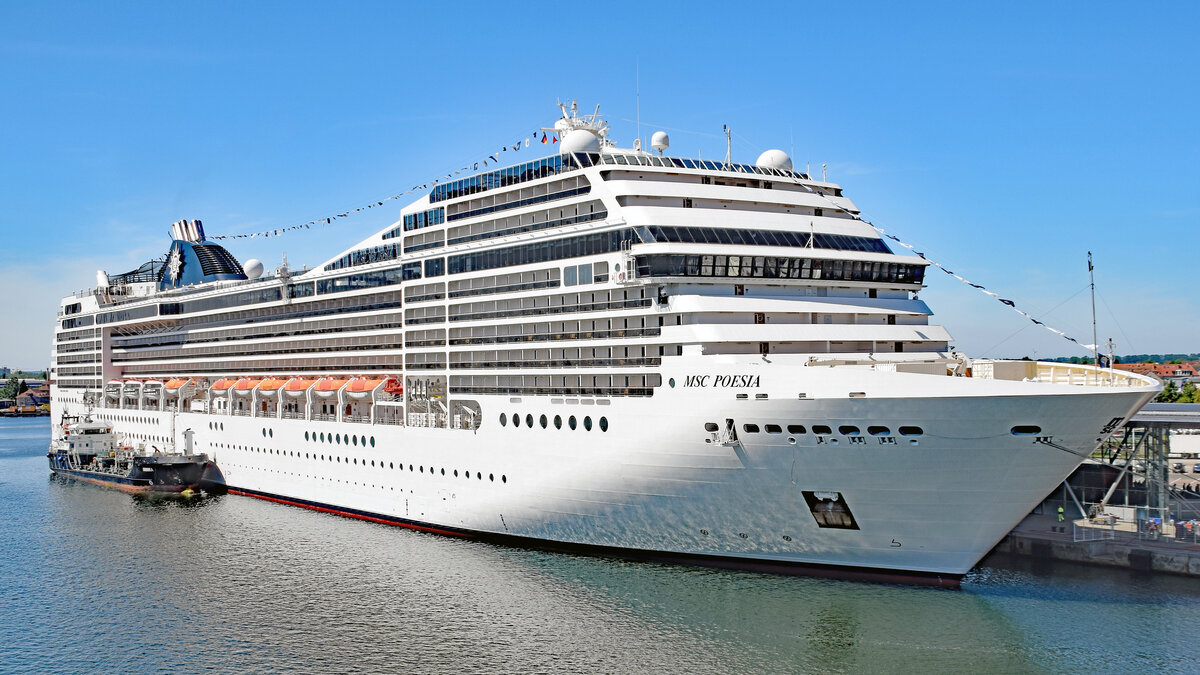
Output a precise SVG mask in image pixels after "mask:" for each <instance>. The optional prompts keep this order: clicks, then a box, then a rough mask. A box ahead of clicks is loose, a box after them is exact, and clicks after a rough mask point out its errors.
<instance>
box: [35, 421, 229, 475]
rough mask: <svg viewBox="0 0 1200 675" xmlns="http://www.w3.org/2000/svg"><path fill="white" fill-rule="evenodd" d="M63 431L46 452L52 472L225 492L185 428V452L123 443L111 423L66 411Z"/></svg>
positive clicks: (213, 467)
mask: <svg viewBox="0 0 1200 675" xmlns="http://www.w3.org/2000/svg"><path fill="white" fill-rule="evenodd" d="M61 426H62V429H63V435H62V436H61V437H59V438H56V439H55V440H54V441H53V442H52V443H51V444H50V451H49V452H47V453H46V456H47V458H48V459H49V460H50V472H51V473H52V474H54V475H58V476H65V477H69V478H75V479H77V480H82V481H86V482H89V483H95V484H97V485H103V486H105V487H112V488H116V489H118V490H122V491H125V492H133V493H144V492H151V493H175V494H194V493H195V492H197V491H200V490H203V491H205V492H209V493H215V492H223V491H224V489H223V488H224V485H225V480H224V478H223V477H222V475H221V471H220V469H218V468H217V465H216V464H215V463H214V462H212V461H211V460H210V459H209V457H208V455H206V454H203V453H201V454H193V453H192V452H191V432H190V430H189V431H187V432H184V438H185V439H186V447H185V452H183V453H178V452H174V451H172V450H168V451H165V452H164V451H162V450H159V449H158V448H151V450H149V451H147V450H146V448H145V446H144V445H141V446H139V447H138V448H133V447H131V446H128V445H123V444H122V443H121V442H120V439H119V438H118V437H117V435H116V434H115V433H113V428H112V426H111V425H109V424H106V423H104V422H97V421H94V420H93V419H92V415H91V410H90V409H89V410H88V413H87V415H85V416H84V418H83V419H82V420H81V419H79V417H78V416H68V415H64V416H63V418H62V424H61Z"/></svg>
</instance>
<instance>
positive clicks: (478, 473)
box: [475, 471, 483, 480]
mask: <svg viewBox="0 0 1200 675" xmlns="http://www.w3.org/2000/svg"><path fill="white" fill-rule="evenodd" d="M475 480H483V474H482V473H480V472H479V471H476V472H475Z"/></svg>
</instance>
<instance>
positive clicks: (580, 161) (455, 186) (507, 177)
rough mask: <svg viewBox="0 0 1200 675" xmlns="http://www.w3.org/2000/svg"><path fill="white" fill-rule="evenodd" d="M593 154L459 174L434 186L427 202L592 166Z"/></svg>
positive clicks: (558, 156)
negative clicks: (459, 177) (458, 177)
mask: <svg viewBox="0 0 1200 675" xmlns="http://www.w3.org/2000/svg"><path fill="white" fill-rule="evenodd" d="M595 161H596V157H595V156H594V155H587V154H585V153H577V154H575V155H554V156H552V157H544V158H542V159H538V160H534V161H532V162H526V163H524V164H518V165H516V166H510V167H508V168H505V169H499V170H497V171H489V172H487V173H481V174H479V175H477V176H471V177H470V178H461V179H459V180H456V181H451V182H449V183H443V184H441V185H438V186H435V187H434V188H433V191H432V192H430V193H429V201H430V202H441V201H445V200H447V199H455V198H456V197H465V196H467V195H473V194H478V193H480V192H484V191H486V190H493V189H495V188H498V187H505V186H508V185H516V184H517V183H524V182H526V181H531V180H537V179H538V178H545V177H546V176H553V175H555V174H558V173H562V172H563V171H571V170H573V169H578V168H580V167H582V166H592V165H593V164H595Z"/></svg>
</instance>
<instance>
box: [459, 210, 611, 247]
mask: <svg viewBox="0 0 1200 675" xmlns="http://www.w3.org/2000/svg"><path fill="white" fill-rule="evenodd" d="M607 217H608V211H605V210H601V211H595V212H593V213H584V214H581V215H578V216H569V217H567V218H557V219H555V220H545V221H542V222H540V223H526V224H524V225H517V226H514V227H506V228H504V229H503V230H492V231H491V232H480V233H478V234H468V235H463V236H461V237H452V238H451V239H450V240H449V241H448V242H447V243H448V244H449V245H450V246H453V245H455V244H465V243H467V242H469V241H478V240H480V239H492V238H493V237H507V236H508V235H510V234H521V233H522V232H535V231H537V230H548V229H550V228H553V227H566V226H568V225H578V224H580V223H590V222H592V221H593V220H604V219H605V218H607Z"/></svg>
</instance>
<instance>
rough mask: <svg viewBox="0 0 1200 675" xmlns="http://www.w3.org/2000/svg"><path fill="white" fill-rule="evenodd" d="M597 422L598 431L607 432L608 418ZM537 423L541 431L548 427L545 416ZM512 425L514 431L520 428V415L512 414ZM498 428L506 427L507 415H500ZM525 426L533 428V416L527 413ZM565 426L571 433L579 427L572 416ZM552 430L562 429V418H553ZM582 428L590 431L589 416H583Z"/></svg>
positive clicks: (590, 421)
mask: <svg viewBox="0 0 1200 675" xmlns="http://www.w3.org/2000/svg"><path fill="white" fill-rule="evenodd" d="M598 422H599V427H600V431H608V418H607V417H601V418H600V419H599V420H598ZM538 423H539V424H541V426H542V428H543V429H545V428H547V427H549V419H548V418H547V417H546V416H545V415H542V416H541V417H540V418H539V419H538ZM512 425H513V428H514V429H517V428H520V426H521V415H520V413H513V416H512ZM500 426H502V427H505V426H508V415H506V414H504V413H500ZM525 426H527V427H529V428H530V429H532V428H533V415H531V414H529V413H526V414H525ZM567 426H568V427H570V428H571V431H575V429H576V428H578V427H579V420H577V419H576V418H575V416H574V415H571V416H570V417H568V418H567ZM554 428H555V429H562V428H563V418H562V416H561V415H555V416H554ZM583 428H584V430H585V431H591V430H592V418H591V416H590V415H589V416H585V417H584V418H583Z"/></svg>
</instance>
